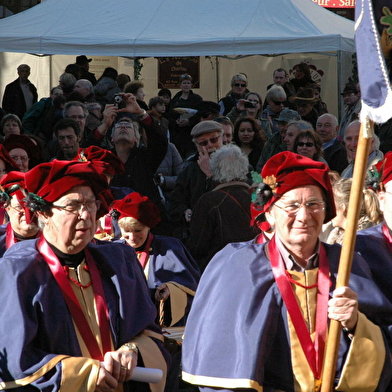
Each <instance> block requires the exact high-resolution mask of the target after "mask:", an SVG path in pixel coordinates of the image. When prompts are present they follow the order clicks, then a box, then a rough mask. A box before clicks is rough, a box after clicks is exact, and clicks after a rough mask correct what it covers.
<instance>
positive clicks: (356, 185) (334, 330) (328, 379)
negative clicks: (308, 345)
mask: <svg viewBox="0 0 392 392" xmlns="http://www.w3.org/2000/svg"><path fill="white" fill-rule="evenodd" d="M372 137H373V123H372V122H370V121H369V120H368V119H366V121H365V122H362V123H361V128H360V131H359V140H358V147H357V153H356V155H355V165H354V175H353V182H352V185H351V193H350V200H349V203H348V212H347V226H346V229H345V231H344V239H343V246H342V252H341V254H340V261H339V270H338V276H337V280H336V288H338V287H342V286H348V281H349V277H350V271H351V265H352V259H353V254H354V246H355V238H356V232H357V225H358V219H359V213H360V209H361V202H362V198H363V193H362V192H363V185H364V181H365V176H366V169H367V161H368V157H369V150H370V143H371V139H372ZM341 331H342V326H341V324H340V322H339V321H337V320H331V322H330V326H329V332H328V340H327V345H326V350H325V361H324V368H323V375H322V384H321V392H331V391H333V390H334V389H333V388H334V379H335V371H336V362H337V359H338V352H339V343H340V335H341Z"/></svg>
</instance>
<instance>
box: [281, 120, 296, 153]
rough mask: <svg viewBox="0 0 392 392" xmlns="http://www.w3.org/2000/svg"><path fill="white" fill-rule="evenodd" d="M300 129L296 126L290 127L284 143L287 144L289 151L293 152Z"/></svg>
mask: <svg viewBox="0 0 392 392" xmlns="http://www.w3.org/2000/svg"><path fill="white" fill-rule="evenodd" d="M298 132H299V129H298V127H297V126H296V125H289V126H288V128H287V132H286V135H285V137H284V139H283V143H284V144H286V147H287V151H293V149H294V140H295V138H296V136H297V135H298Z"/></svg>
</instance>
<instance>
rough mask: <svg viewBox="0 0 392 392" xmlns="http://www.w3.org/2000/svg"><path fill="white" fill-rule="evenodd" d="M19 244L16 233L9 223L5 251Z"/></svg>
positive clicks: (6, 231) (6, 230)
mask: <svg viewBox="0 0 392 392" xmlns="http://www.w3.org/2000/svg"><path fill="white" fill-rule="evenodd" d="M17 242H18V241H16V238H15V235H14V231H13V230H12V227H11V223H8V224H7V227H6V229H5V249H9V248H11V246H12V245H14V244H16V243H17Z"/></svg>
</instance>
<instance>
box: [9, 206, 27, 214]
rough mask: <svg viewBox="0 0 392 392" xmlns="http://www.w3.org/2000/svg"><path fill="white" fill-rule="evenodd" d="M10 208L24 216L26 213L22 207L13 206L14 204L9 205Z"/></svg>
mask: <svg viewBox="0 0 392 392" xmlns="http://www.w3.org/2000/svg"><path fill="white" fill-rule="evenodd" d="M9 206H10V208H12V209H13V210H15V211H16V212H17V213H18V214H19V215H22V214H24V213H25V209H24V208H23V207H22V206H21V205H20V204H17V205H15V206H13V205H12V204H10V205H9Z"/></svg>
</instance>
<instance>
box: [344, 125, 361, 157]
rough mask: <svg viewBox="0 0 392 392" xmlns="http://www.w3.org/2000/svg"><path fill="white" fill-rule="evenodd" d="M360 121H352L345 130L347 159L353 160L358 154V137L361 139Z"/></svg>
mask: <svg viewBox="0 0 392 392" xmlns="http://www.w3.org/2000/svg"><path fill="white" fill-rule="evenodd" d="M360 126H361V125H360V123H359V122H358V123H357V122H355V123H351V124H350V125H349V126H348V127H347V128H346V130H345V132H344V144H345V146H346V151H347V159H348V161H349V162H352V161H353V160H354V159H355V155H356V154H357V147H358V139H359V128H360Z"/></svg>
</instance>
